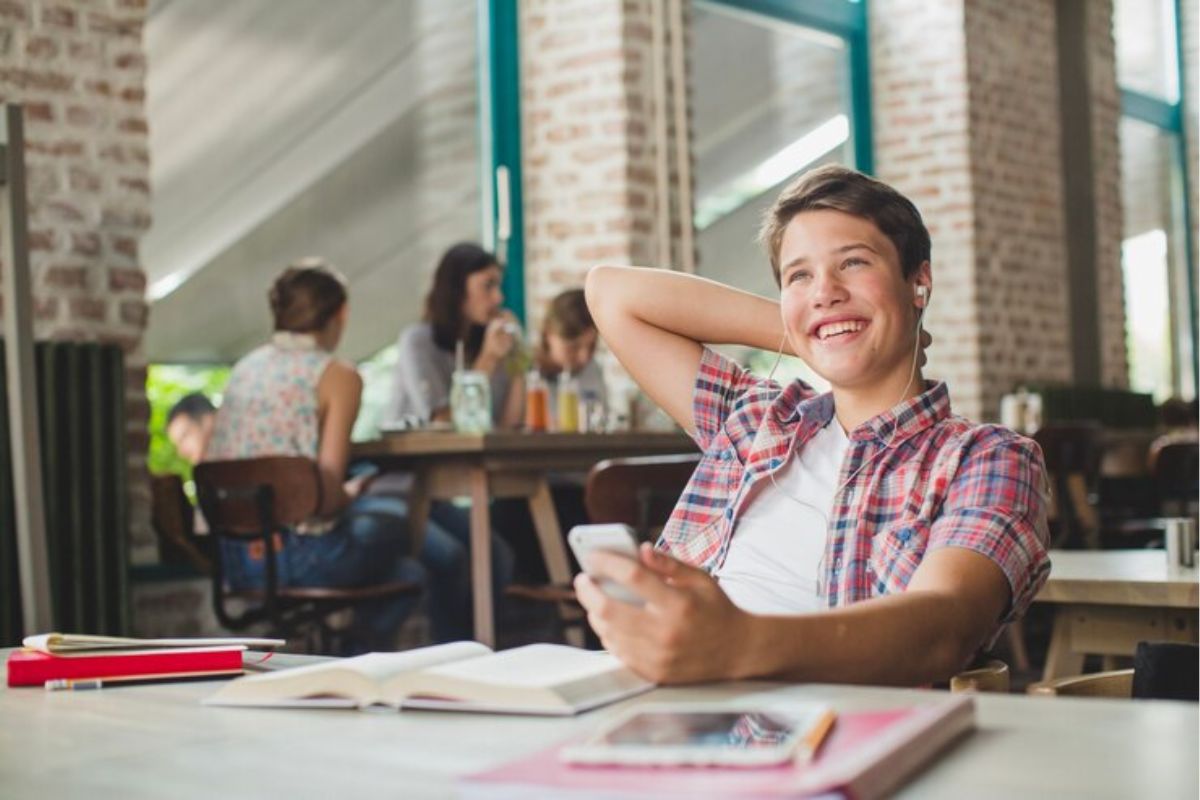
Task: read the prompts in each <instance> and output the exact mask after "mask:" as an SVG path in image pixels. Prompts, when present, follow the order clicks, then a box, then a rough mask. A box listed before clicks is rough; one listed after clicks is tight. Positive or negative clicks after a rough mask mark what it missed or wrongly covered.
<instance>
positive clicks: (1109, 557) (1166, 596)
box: [1034, 550, 1200, 680]
mask: <svg viewBox="0 0 1200 800" xmlns="http://www.w3.org/2000/svg"><path fill="white" fill-rule="evenodd" d="M1050 562H1051V568H1050V578H1049V580H1047V581H1046V585H1045V586H1043V587H1042V591H1041V592H1039V593H1038V596H1037V597H1036V598H1035V600H1034V602H1038V603H1054V604H1056V605H1057V608H1056V610H1055V617H1054V632H1053V634H1052V636H1051V640H1050V649H1049V651H1048V652H1047V654H1046V667H1045V671H1044V673H1043V679H1044V680H1050V679H1052V678H1061V677H1064V676H1067V675H1078V674H1080V672H1081V671H1082V669H1083V659H1084V656H1085V655H1087V654H1089V653H1094V654H1099V655H1104V656H1132V655H1133V653H1134V650H1135V649H1136V647H1137V643H1138V642H1140V641H1175V642H1196V641H1197V613H1196V610H1197V607H1198V599H1200V591H1198V584H1197V572H1196V569H1195V568H1194V567H1191V568H1185V567H1179V566H1168V564H1167V555H1166V552H1165V551H1163V550H1051V551H1050Z"/></svg>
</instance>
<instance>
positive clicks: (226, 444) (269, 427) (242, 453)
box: [204, 331, 333, 533]
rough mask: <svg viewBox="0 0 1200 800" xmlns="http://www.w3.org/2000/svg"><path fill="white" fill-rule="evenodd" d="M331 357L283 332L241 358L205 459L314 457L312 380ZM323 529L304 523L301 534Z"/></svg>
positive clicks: (304, 338)
mask: <svg viewBox="0 0 1200 800" xmlns="http://www.w3.org/2000/svg"><path fill="white" fill-rule="evenodd" d="M332 359H333V354H332V353H330V352H329V351H327V350H323V349H321V348H320V347H318V346H317V342H316V338H315V337H313V336H311V335H309V334H296V333H288V332H284V331H277V332H276V333H275V334H274V335H273V336H272V337H271V341H270V342H268V343H267V344H265V345H263V346H261V347H259V348H257V349H255V350H253V351H252V352H250V353H248V354H247V355H245V356H243V357H242V359H241V360H240V361H238V362H237V364H235V365H234V367H233V373H232V374H231V375H230V376H229V385H228V386H227V387H226V389H225V397H224V399H223V400H222V401H221V407H220V408H219V409H218V410H217V419H216V424H215V425H214V426H213V433H212V439H211V440H210V441H209V444H208V448H207V450H206V451H205V455H204V458H205V460H206V461H221V460H226V459H239V458H258V457H259V456H308V457H309V458H316V457H317V452H318V447H319V441H320V418H319V414H318V405H317V384H318V383H319V382H320V380H321V375H322V374H323V373H324V372H325V368H326V367H327V366H329V362H330V361H331V360H332ZM328 527H329V525H328V523H326V524H320V523H318V524H316V525H314V524H312V523H306V524H305V525H303V526H301V532H303V533H318V532H323V530H326V529H328Z"/></svg>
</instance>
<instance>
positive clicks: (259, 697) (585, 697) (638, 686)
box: [204, 642, 653, 716]
mask: <svg viewBox="0 0 1200 800" xmlns="http://www.w3.org/2000/svg"><path fill="white" fill-rule="evenodd" d="M652 686H653V684H651V683H650V682H648V681H646V680H643V679H642V678H640V677H638V676H637V675H636V674H634V673H633V672H631V671H630V670H629V669H627V668H626V667H624V666H623V665H622V664H621V662H620V661H618V660H617V659H616V658H615V657H613V656H611V655H609V654H608V653H603V652H595V651H591V650H581V649H579V648H575V647H566V646H563V645H556V644H531V645H526V646H525V647H517V648H514V649H512V650H504V651H501V652H499V653H493V652H492V651H491V650H490V649H489V648H488V647H486V646H484V645H482V644H479V643H477V642H453V643H451V644H442V645H435V646H433V647H424V648H421V649H419V650H410V651H408V652H404V653H368V654H367V655H365V656H357V657H355V658H347V659H340V660H336V661H328V662H324V663H321V664H313V665H312V666H306V667H297V668H295V669H288V670H279V671H276V672H269V673H265V674H262V675H251V676H247V677H245V678H240V679H238V680H236V681H233V682H231V683H228V684H226V685H225V686H224V687H222V688H221V690H220V691H218V692H217V693H216V694H214V695H213V696H212V697H210V698H208V699H207V700H205V701H204V702H205V703H206V704H209V705H221V706H284V707H286V706H298V707H332V708H355V707H359V708H361V707H364V706H369V705H373V704H376V703H379V704H383V705H390V706H395V707H396V708H436V709H448V710H457V711H490V712H497V713H509V714H545V715H560V716H567V715H570V714H577V713H579V712H581V711H586V710H588V709H591V708H596V707H597V706H602V705H605V704H607V703H613V702H616V701H617V700H621V699H624V698H626V697H630V696H632V695H635V694H638V693H640V692H644V691H646V690H648V689H650V688H652Z"/></svg>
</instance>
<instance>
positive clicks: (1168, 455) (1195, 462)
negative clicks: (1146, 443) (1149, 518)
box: [1148, 438, 1200, 517]
mask: <svg viewBox="0 0 1200 800" xmlns="http://www.w3.org/2000/svg"><path fill="white" fill-rule="evenodd" d="M1148 460H1149V466H1150V473H1151V474H1152V475H1153V476H1154V484H1155V486H1156V487H1157V489H1158V501H1159V513H1160V514H1162V515H1163V516H1165V517H1182V516H1194V515H1195V514H1196V511H1197V501H1196V497H1197V494H1198V492H1200V444H1198V443H1197V442H1196V440H1195V439H1192V440H1191V441H1184V440H1181V439H1165V438H1164V439H1162V440H1159V441H1156V442H1154V444H1152V445H1151V446H1150V455H1149V459H1148Z"/></svg>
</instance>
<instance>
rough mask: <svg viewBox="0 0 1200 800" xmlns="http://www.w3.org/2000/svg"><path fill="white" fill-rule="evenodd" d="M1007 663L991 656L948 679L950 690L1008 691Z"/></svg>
mask: <svg viewBox="0 0 1200 800" xmlns="http://www.w3.org/2000/svg"><path fill="white" fill-rule="evenodd" d="M1008 686H1009V672H1008V664H1005V663H1004V662H1003V661H1001V660H999V659H997V658H993V659H989V660H988V661H985V662H983V663H980V664H977V665H976V666H974V667H973V668H971V669H968V670H965V671H963V672H960V673H958V674H957V675H955V676H954V677H952V678H951V679H950V691H952V692H1000V693H1004V692H1007V691H1008Z"/></svg>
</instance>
